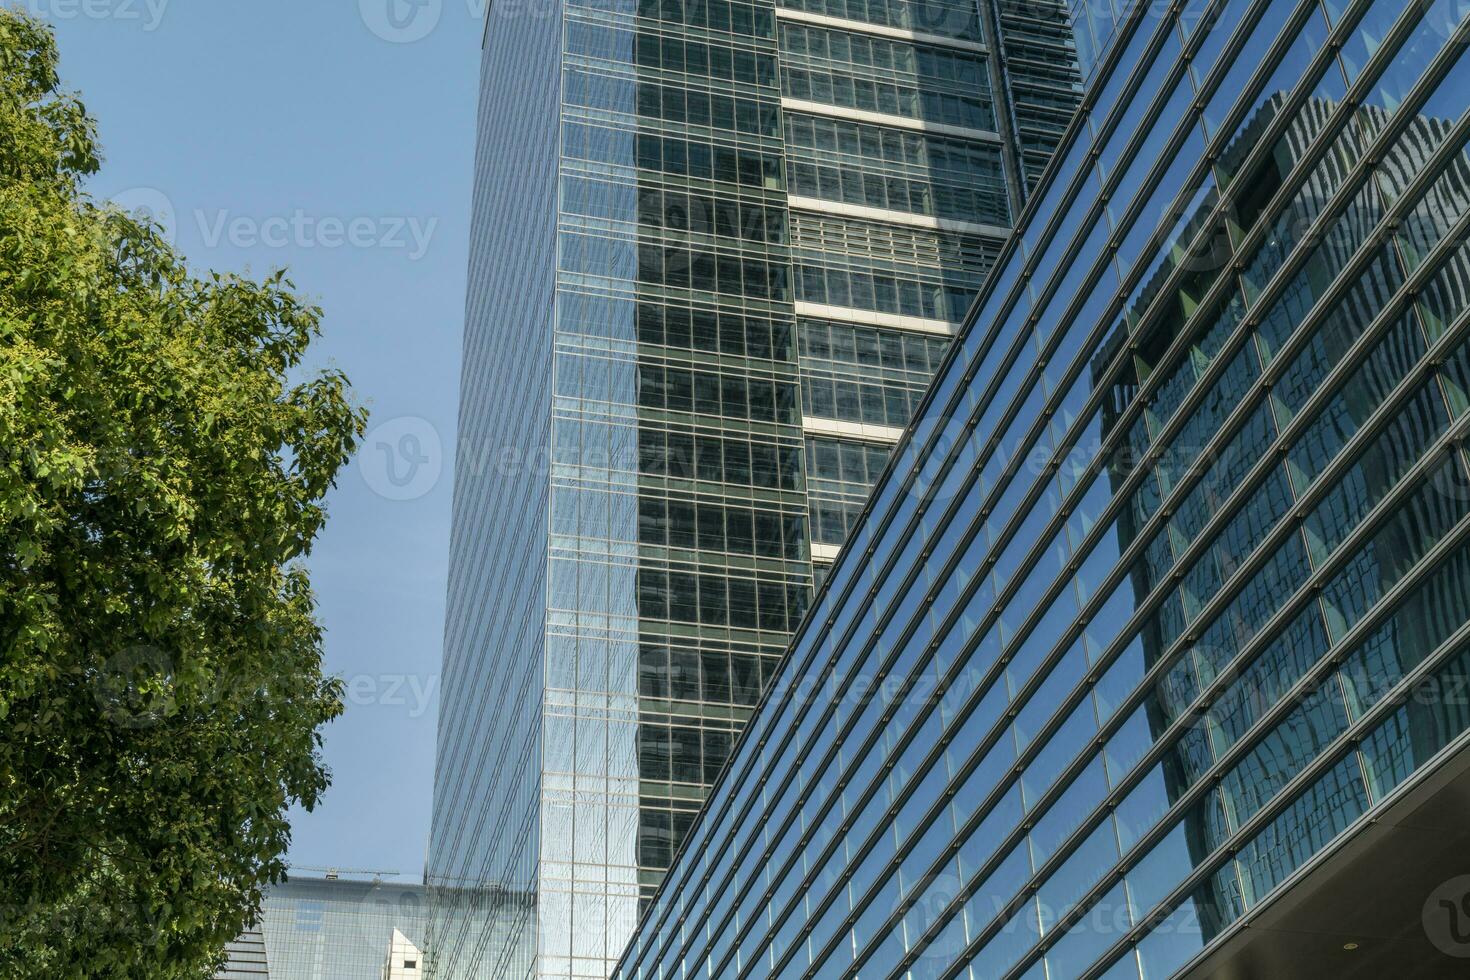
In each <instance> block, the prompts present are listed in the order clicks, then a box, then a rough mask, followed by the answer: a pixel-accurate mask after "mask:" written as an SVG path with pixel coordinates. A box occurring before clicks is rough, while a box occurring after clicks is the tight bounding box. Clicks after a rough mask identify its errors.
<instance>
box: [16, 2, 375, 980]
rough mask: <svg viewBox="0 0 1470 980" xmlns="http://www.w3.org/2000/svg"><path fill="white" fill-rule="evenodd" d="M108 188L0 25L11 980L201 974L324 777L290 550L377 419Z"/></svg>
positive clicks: (331, 710)
mask: <svg viewBox="0 0 1470 980" xmlns="http://www.w3.org/2000/svg"><path fill="white" fill-rule="evenodd" d="M97 168H98V152H97V149H96V141H95V131H94V126H93V123H92V121H91V120H90V119H89V118H88V116H87V114H86V112H85V110H84V108H83V107H82V105H81V104H80V103H79V102H78V101H77V100H76V99H75V98H73V97H71V96H68V95H66V94H65V93H63V92H60V91H59V90H58V79H57V52H56V46H55V41H54V38H53V37H52V35H51V33H50V31H49V30H48V29H47V28H45V27H44V26H43V25H41V24H39V23H38V22H37V21H35V20H34V19H31V18H29V17H27V16H25V15H23V14H20V13H17V12H13V11H8V10H3V9H0V977H12V976H25V977H57V978H71V977H76V978H82V977H109V978H114V977H117V978H147V980H159V978H163V980H169V978H175V977H203V976H208V975H209V972H210V969H211V966H212V964H213V963H214V961H215V959H216V958H217V956H218V950H219V949H220V948H221V947H222V946H223V944H224V943H225V942H226V941H227V940H229V939H231V938H233V937H234V936H235V935H237V934H238V933H239V932H240V931H241V929H242V927H244V926H245V925H246V924H247V922H248V921H249V920H250V919H251V917H252V916H253V915H254V914H255V912H256V911H257V910H258V907H259V902H260V897H261V888H262V886H263V885H265V884H267V883H269V882H271V881H273V880H278V879H279V877H280V876H281V875H282V874H283V872H284V867H283V864H282V855H283V853H284V851H285V848H286V845H287V843H288V842H289V838H290V828H289V826H288V824H287V822H286V819H285V814H286V811H287V809H288V807H290V806H291V805H292V804H294V803H298V802H299V803H302V804H304V805H305V806H306V807H308V808H310V807H312V806H313V805H314V804H315V803H316V802H317V800H318V799H319V797H320V795H321V793H322V791H323V790H324V788H325V787H326V784H327V773H326V770H325V769H324V767H323V765H322V762H321V759H320V735H319V729H320V727H321V726H322V725H323V724H324V723H326V722H327V721H329V720H331V719H332V718H334V717H335V716H336V715H337V714H339V713H340V711H341V691H340V684H339V682H337V681H335V680H330V679H327V678H325V677H324V676H323V674H322V670H321V634H320V630H319V628H318V626H317V624H316V622H315V620H314V616H313V599H312V593H311V590H310V586H309V583H308V581H307V577H306V574H305V572H304V570H303V569H302V568H301V566H300V563H299V561H298V559H299V558H300V557H301V556H302V555H304V554H305V553H306V552H307V550H308V549H309V547H310V545H311V543H312V541H313V539H314V537H315V536H316V534H317V532H318V531H319V530H320V529H321V527H322V522H323V520H324V516H325V515H324V511H323V508H322V499H323V497H324V495H325V493H326V492H327V490H328V489H329V488H330V487H331V485H332V484H333V481H334V479H335V477H336V474H337V472H338V469H339V468H340V467H341V466H342V465H343V464H344V463H345V462H346V460H347V459H348V457H349V456H350V455H351V453H352V451H353V449H354V448H355V445H356V442H357V440H358V439H359V438H360V437H361V434H362V431H363V424H364V415H363V413H362V412H361V411H360V410H359V409H357V408H356V407H354V405H353V403H352V401H351V399H350V390H349V388H348V384H347V381H346V379H345V378H344V377H342V376H341V375H340V374H338V373H336V372H326V373H322V374H319V375H315V376H310V377H306V379H305V380H302V377H303V376H304V372H303V369H302V368H301V363H302V359H303V356H304V354H305V352H306V350H307V346H308V344H309V343H310V341H311V340H312V338H313V337H314V336H315V335H316V333H317V330H318V322H319V317H320V311H319V310H317V309H316V308H314V307H312V306H310V305H308V304H306V303H304V302H302V301H301V300H300V299H298V298H297V297H296V296H295V295H294V294H293V292H292V286H291V284H290V282H289V281H287V280H286V279H285V278H284V277H283V276H282V275H281V274H277V275H275V276H272V277H270V278H267V279H266V280H265V281H263V282H254V281H250V280H248V279H244V278H239V277H236V276H228V275H207V276H203V277H201V278H195V277H193V276H191V275H190V273H189V271H188V270H187V268H186V267H185V265H184V263H183V261H182V260H181V259H180V257H179V256H178V255H177V254H175V252H174V251H173V250H172V249H171V247H170V246H169V245H168V244H167V243H166V242H164V241H163V240H162V239H161V237H160V236H159V234H158V233H157V231H156V229H153V228H151V227H149V226H147V225H146V224H142V223H140V222H138V221H135V220H133V218H131V217H129V216H128V215H125V214H122V213H120V212H118V211H116V210H115V209H108V208H106V207H103V206H100V205H98V204H97V203H95V202H94V201H92V200H91V199H90V198H89V197H88V196H87V194H86V193H85V190H84V189H83V186H82V182H83V180H84V179H85V178H86V177H87V176H88V175H90V174H92V173H93V172H95V171H96V170H97Z"/></svg>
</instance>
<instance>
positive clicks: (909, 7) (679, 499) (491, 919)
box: [428, 0, 1081, 978]
mask: <svg viewBox="0 0 1470 980" xmlns="http://www.w3.org/2000/svg"><path fill="white" fill-rule="evenodd" d="M1080 91H1081V82H1080V75H1079V73H1078V68H1077V64H1076V53H1075V51H1074V49H1073V46H1072V43H1071V41H1070V30H1069V25H1068V22H1067V17H1066V8H1065V6H1064V5H1063V4H1061V3H1060V2H1059V0H1040V2H1036V3H1031V4H1028V5H1026V6H1025V7H1017V6H1016V5H1014V4H1011V3H1008V2H1000V0H996V2H991V0H984V2H980V3H976V2H975V0H780V2H776V0H570V2H567V3H564V4H557V5H553V6H552V7H550V8H547V7H544V6H542V7H525V8H522V7H520V6H517V5H514V4H510V5H506V4H496V5H493V7H492V9H491V11H490V14H489V19H488V22H487V25H486V31H485V37H484V54H483V79H482V92H481V103H480V122H479V126H480V138H479V148H478V155H477V161H476V174H477V182H476V194H475V201H474V205H473V207H474V222H473V231H472V246H471V248H472V254H471V261H470V287H469V297H468V303H467V317H466V331H465V358H464V374H463V384H462V388H463V392H462V409H461V419H460V450H459V460H458V471H457V480H456V490H455V516H454V528H453V532H452V542H451V558H450V563H451V568H450V585H449V597H448V599H449V601H448V616H447V623H446V633H445V656H444V678H443V700H442V711H441V718H440V733H439V760H438V768H437V773H436V780H435V805H434V825H433V831H432V840H431V846H430V854H429V862H428V883H429V885H430V889H431V904H432V906H433V915H432V924H431V935H430V963H431V969H433V970H434V971H435V973H436V975H437V976H440V977H446V978H460V977H486V976H494V977H528V976H531V975H533V974H539V975H547V976H563V977H568V976H579V977H581V976H586V977H594V978H602V977H605V976H606V975H607V972H608V971H609V969H610V968H611V967H612V966H613V964H615V963H616V961H617V958H618V956H619V955H620V954H621V952H622V949H623V946H624V944H625V942H626V941H627V939H628V937H629V936H630V935H631V934H632V931H633V928H634V926H635V924H636V922H637V920H638V917H639V914H640V911H641V909H642V907H643V906H644V905H646V903H647V902H648V900H649V899H650V898H651V896H652V895H653V893H654V891H655V889H656V888H657V887H658V884H659V882H660V881H661V879H662V876H663V873H664V871H665V869H666V868H667V866H668V863H669V861H670V860H671V859H672V856H673V854H674V852H675V851H676V850H677V848H678V847H679V845H680V843H681V842H682V840H683V838H684V835H685V834H686V833H687V830H688V827H689V825H690V824H691V822H692V821H693V819H694V817H695V815H696V813H697V812H698V810H699V809H700V807H701V806H702V805H703V804H704V801H705V797H706V792H707V787H708V784H709V783H710V782H711V781H712V780H713V779H714V778H715V776H716V775H717V773H718V772H719V771H720V769H721V767H722V766H723V764H724V762H725V760H726V758H727V756H728V753H729V750H730V746H731V745H732V744H733V742H734V740H735V738H736V736H737V735H738V733H739V732H740V731H741V729H742V728H743V726H744V725H745V723H746V721H747V720H748V718H749V716H750V713H751V710H752V709H753V707H754V706H755V704H756V703H757V701H758V700H759V698H760V697H761V694H762V691H763V690H764V689H765V688H766V686H767V685H768V683H769V680H770V678H771V677H772V676H773V675H774V673H775V670H776V668H777V665H778V664H779V662H780V659H781V657H782V655H783V653H784V652H785V650H786V649H787V646H788V644H789V641H790V638H791V635H792V632H793V631H794V630H795V628H796V626H797V624H798V623H799V622H800V620H801V618H802V616H803V614H804V613H805V612H806V609H807V607H808V605H809V603H810V600H811V596H812V594H813V590H814V584H815V583H817V582H819V581H820V580H821V578H822V577H823V576H824V575H825V573H826V569H827V568H828V567H830V563H831V561H832V560H833V559H834V558H835V557H836V556H837V554H838V553H839V551H840V548H841V546H842V543H843V541H844V539H845V538H846V535H847V533H848V531H849V529H850V527H851V525H852V523H853V520H854V519H855V517H856V515H857V513H858V512H859V511H860V510H861V507H862V503H863V501H864V499H865V498H866V496H867V493H868V491H869V489H870V487H871V485H872V482H873V481H874V480H875V479H876V477H877V475H878V474H879V473H880V472H881V471H882V469H883V467H884V466H885V465H886V460H887V457H888V453H889V451H890V449H891V447H892V445H893V443H894V442H895V441H896V440H897V439H898V437H899V436H900V434H901V433H902V431H903V427H904V426H905V425H906V424H907V423H908V421H909V419H910V417H911V413H912V411H913V409H914V407H915V406H916V405H917V403H918V401H919V400H920V398H921V397H922V395H923V392H924V390H925V388H926V387H927V385H928V384H929V382H930V380H931V379H932V377H933V374H934V371H935V370H936V369H937V367H938V364H939V363H940V360H941V359H942V357H943V356H944V353H945V351H946V349H947V347H948V344H949V341H950V338H951V336H952V335H953V333H954V331H955V330H956V329H957V328H958V326H959V323H960V321H961V320H962V318H963V315H964V312H965V310H966V309H967V308H968V306H969V304H970V303H971V302H972V301H973V299H974V297H975V295H976V294H977V292H978V290H979V288H980V287H981V285H982V284H983V282H984V281H985V277H986V276H987V274H988V272H989V270H990V268H991V266H992V264H993V263H994V261H995V258H996V256H997V255H998V254H999V252H1000V249H1001V247H1002V244H1003V242H1004V240H1005V236H1006V235H1007V234H1008V232H1009V229H1010V226H1011V223H1012V217H1013V215H1014V214H1015V213H1016V212H1017V210H1018V209H1019V208H1020V207H1021V206H1022V204H1023V203H1024V201H1025V199H1026V197H1027V195H1028V193H1029V189H1030V187H1031V186H1032V185H1034V182H1035V181H1036V179H1037V177H1038V175H1039V173H1040V170H1041V168H1042V167H1043V166H1044V163H1045V161H1046V159H1047V158H1048V156H1049V154H1050V152H1051V151H1052V149H1054V147H1055V145H1056V142H1057V140H1058V139H1059V138H1060V137H1061V135H1062V133H1063V132H1064V131H1065V128H1066V124H1067V121H1068V119H1069V118H1070V116H1071V113H1072V111H1073V109H1074V108H1075V105H1076V102H1077V99H1078V98H1079V96H1080Z"/></svg>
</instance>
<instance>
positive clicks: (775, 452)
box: [638, 425, 801, 491]
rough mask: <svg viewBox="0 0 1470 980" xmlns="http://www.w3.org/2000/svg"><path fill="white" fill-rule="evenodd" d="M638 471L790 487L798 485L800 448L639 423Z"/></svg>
mask: <svg viewBox="0 0 1470 980" xmlns="http://www.w3.org/2000/svg"><path fill="white" fill-rule="evenodd" d="M638 471H639V472H640V473H642V474H644V475H645V476H657V477H668V478H669V479H674V480H705V481H708V482H712V483H725V484H733V485H735V486H742V487H743V486H749V487H757V488H760V489H766V490H787V491H795V490H800V489H801V450H800V448H798V447H796V446H780V445H772V444H770V443H765V442H760V441H758V440H746V439H741V438H734V437H731V436H718V435H713V434H710V433H707V432H694V431H685V432H680V431H677V430H673V429H670V430H664V429H656V428H653V427H652V426H649V425H644V426H641V427H640V428H639V430H638Z"/></svg>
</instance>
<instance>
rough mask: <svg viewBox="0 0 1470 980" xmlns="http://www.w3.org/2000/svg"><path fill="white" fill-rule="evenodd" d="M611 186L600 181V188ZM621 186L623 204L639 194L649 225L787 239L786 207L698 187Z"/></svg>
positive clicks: (764, 240) (775, 241) (777, 241)
mask: <svg viewBox="0 0 1470 980" xmlns="http://www.w3.org/2000/svg"><path fill="white" fill-rule="evenodd" d="M609 186H611V185H608V184H600V186H599V188H598V189H599V190H601V189H602V188H603V187H609ZM619 186H621V187H622V188H623V189H624V190H625V192H626V197H625V198H624V199H623V200H621V201H619V202H618V203H619V204H622V203H629V204H631V203H632V198H633V196H634V195H635V194H636V196H637V202H638V222H639V224H641V225H643V226H645V227H648V228H666V229H668V230H669V231H673V232H679V233H689V234H694V235H718V236H721V237H724V238H738V239H740V240H742V241H747V242H755V243H759V244H770V245H784V244H785V243H786V215H787V211H786V209H785V208H783V207H771V206H767V205H763V204H757V203H754V202H751V201H742V200H739V199H737V198H732V197H728V196H723V195H721V196H715V195H713V194H705V193H700V192H698V191H694V192H689V191H683V190H672V189H671V190H660V189H659V188H657V187H640V188H637V189H636V190H635V189H634V188H632V187H628V186H627V185H626V184H621V185H619ZM619 213H620V214H621V213H626V212H619Z"/></svg>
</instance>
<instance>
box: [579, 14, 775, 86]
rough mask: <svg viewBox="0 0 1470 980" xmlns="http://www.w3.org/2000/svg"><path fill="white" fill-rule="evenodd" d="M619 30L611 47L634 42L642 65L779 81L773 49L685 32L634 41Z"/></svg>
mask: <svg viewBox="0 0 1470 980" xmlns="http://www.w3.org/2000/svg"><path fill="white" fill-rule="evenodd" d="M616 33H617V34H618V35H619V37H618V38H616V39H615V40H614V41H613V42H612V43H611V45H609V47H611V48H612V50H615V51H618V52H626V51H627V50H628V46H629V45H631V46H632V48H633V51H634V61H635V62H636V63H637V64H638V65H639V66H640V67H642V68H656V69H661V70H663V71H666V72H676V73H678V74H683V75H694V76H698V77H700V78H715V79H719V80H721V81H728V82H734V83H735V84H736V85H737V86H746V85H766V86H771V85H775V84H776V56H775V54H773V53H770V52H766V51H753V50H749V49H747V48H731V47H726V46H723V45H719V44H710V43H707V42H705V41H700V40H696V39H694V38H690V37H684V36H682V35H671V34H653V33H650V32H648V31H639V32H638V34H637V40H636V41H635V40H634V37H633V35H632V33H631V32H627V31H617V32H616ZM570 41H571V33H570V28H569V29H568V42H569V43H570ZM574 53H575V49H574ZM623 56H624V57H626V55H623Z"/></svg>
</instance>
